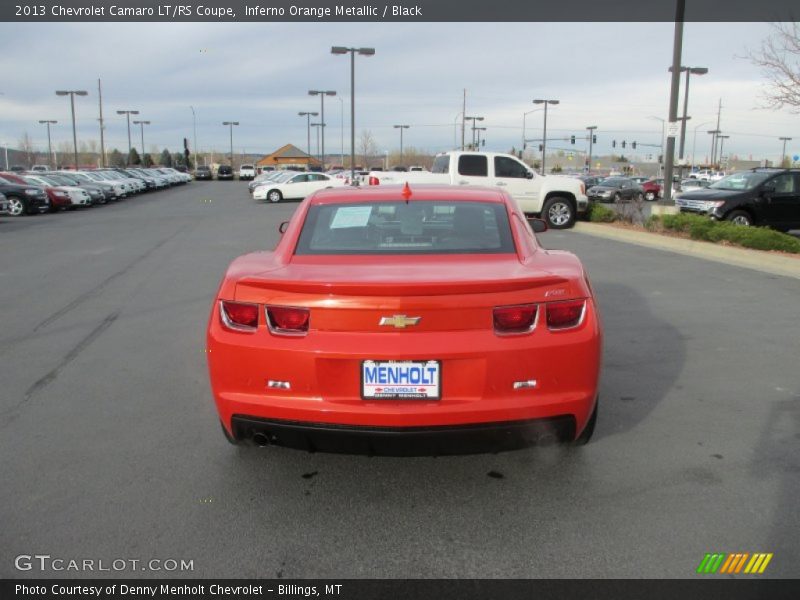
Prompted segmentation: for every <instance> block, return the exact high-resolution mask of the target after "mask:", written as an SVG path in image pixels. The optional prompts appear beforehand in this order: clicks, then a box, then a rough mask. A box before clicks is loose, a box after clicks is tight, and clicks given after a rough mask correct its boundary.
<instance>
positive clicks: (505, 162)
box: [367, 152, 589, 229]
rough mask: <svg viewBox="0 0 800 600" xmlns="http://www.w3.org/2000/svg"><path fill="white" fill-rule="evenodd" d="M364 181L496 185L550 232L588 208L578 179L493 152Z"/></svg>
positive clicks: (450, 157) (457, 155)
mask: <svg viewBox="0 0 800 600" xmlns="http://www.w3.org/2000/svg"><path fill="white" fill-rule="evenodd" d="M367 181H368V182H369V184H370V185H380V184H383V185H389V184H403V183H406V182H408V183H409V184H411V185H413V184H415V183H418V184H426V183H441V184H449V185H484V186H497V187H500V188H502V189H504V190H505V191H507V192H508V193H509V194H510V195H511V196H512V197H513V198H514V199H515V200H516V201H517V203H518V204H519V207H520V208H521V209H522V211H523V212H524V213H526V214H532V215H537V216H541V217H542V218H543V219H544V220H545V221H547V225H548V227H551V228H553V229H566V228H568V227H572V226H573V225H574V224H575V219H576V218H577V216H578V215H579V214H582V213H584V212H586V209H587V208H588V206H589V199H588V198H587V197H586V187H585V186H584V184H583V182H582V181H581V180H580V179H577V178H573V177H564V176H560V175H550V176H544V175H539V174H538V173H534V172H533V170H532V169H531V168H530V167H528V166H527V165H526V164H525V163H523V162H522V161H521V160H519V159H518V158H517V157H515V156H512V155H511V154H498V153H496V152H445V153H443V154H439V155H437V156H436V158H435V159H434V161H433V167H431V172H430V173H427V172H412V171H409V172H401V171H372V172H370V174H369V177H368V180H367Z"/></svg>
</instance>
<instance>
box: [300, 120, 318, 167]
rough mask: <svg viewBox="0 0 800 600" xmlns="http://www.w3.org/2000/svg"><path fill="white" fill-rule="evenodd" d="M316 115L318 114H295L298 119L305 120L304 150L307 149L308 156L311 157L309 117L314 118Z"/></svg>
mask: <svg viewBox="0 0 800 600" xmlns="http://www.w3.org/2000/svg"><path fill="white" fill-rule="evenodd" d="M318 114H319V113H318V112H299V113H297V116H298V117H305V118H306V148H307V149H308V155H309V156H311V117H316V116H317V115H318Z"/></svg>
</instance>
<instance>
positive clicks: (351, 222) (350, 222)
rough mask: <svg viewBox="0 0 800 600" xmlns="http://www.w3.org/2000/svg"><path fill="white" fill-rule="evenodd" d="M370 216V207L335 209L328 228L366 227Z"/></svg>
mask: <svg viewBox="0 0 800 600" xmlns="http://www.w3.org/2000/svg"><path fill="white" fill-rule="evenodd" d="M371 214H372V207H371V206H343V207H341V208H338V209H336V214H335V215H334V217H333V220H332V221H331V225H330V228H331V229H345V228H347V227H366V226H367V223H369V217H370V215H371Z"/></svg>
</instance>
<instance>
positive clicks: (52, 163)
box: [39, 120, 791, 169]
mask: <svg viewBox="0 0 800 600" xmlns="http://www.w3.org/2000/svg"><path fill="white" fill-rule="evenodd" d="M39 123H41V124H42V125H44V124H45V123H46V124H47V153H48V156H49V157H50V166H51V167H52V168H53V169H55V168H56V165H55V161H54V160H53V144H52V142H51V141H50V125H51V124H53V125H55V124H56V123H58V121H48V120H43V121H39ZM789 139H791V138H789ZM783 149H784V150H786V142H784V144H783Z"/></svg>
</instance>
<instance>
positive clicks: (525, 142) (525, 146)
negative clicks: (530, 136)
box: [522, 108, 542, 151]
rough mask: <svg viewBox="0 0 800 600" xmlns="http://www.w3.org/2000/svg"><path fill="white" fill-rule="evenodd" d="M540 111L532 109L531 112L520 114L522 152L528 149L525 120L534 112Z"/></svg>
mask: <svg viewBox="0 0 800 600" xmlns="http://www.w3.org/2000/svg"><path fill="white" fill-rule="evenodd" d="M540 110H542V109H541V108H534V109H533V110H529V111H528V112H524V113H522V150H523V151H524V150H525V149H526V148H527V147H528V142H527V141H526V139H525V118H526V117H527V116H528V115H529V114H531V113H535V112H539V111H540Z"/></svg>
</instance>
